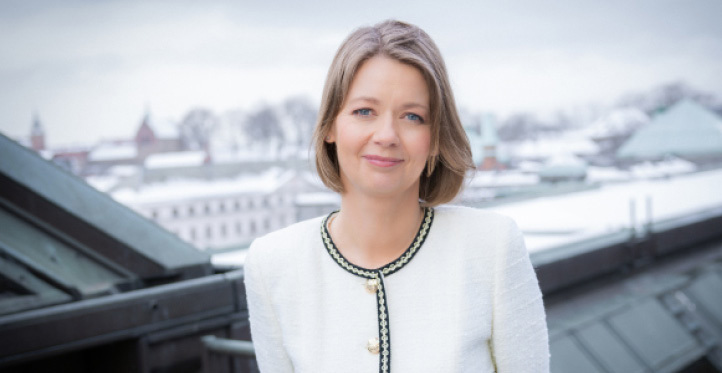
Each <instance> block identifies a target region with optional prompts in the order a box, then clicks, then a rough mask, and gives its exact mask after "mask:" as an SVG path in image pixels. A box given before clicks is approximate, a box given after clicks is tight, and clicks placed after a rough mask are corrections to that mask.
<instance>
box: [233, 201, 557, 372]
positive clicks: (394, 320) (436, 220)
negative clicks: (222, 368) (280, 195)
mask: <svg viewBox="0 0 722 373" xmlns="http://www.w3.org/2000/svg"><path fill="white" fill-rule="evenodd" d="M322 222H325V218H315V219H311V220H307V221H303V222H300V223H297V224H294V225H292V226H290V227H287V228H285V229H282V230H279V231H276V232H273V233H270V234H268V235H266V236H264V237H261V238H259V239H257V240H255V241H254V242H253V244H252V245H251V248H250V251H249V253H248V256H247V257H246V263H245V284H246V292H247V297H248V308H249V313H250V323H251V333H252V339H253V343H254V346H255V349H256V357H257V360H258V365H259V367H260V369H261V371H262V372H314V373H315V372H334V373H336V372H376V371H379V372H391V371H393V372H395V373H399V372H494V371H496V372H499V373H509V372H513V373H524V372H533V373H544V372H548V371H549V343H548V335H547V327H546V318H545V314H544V306H543V303H542V297H541V292H540V291H539V284H538V282H537V278H536V275H535V273H534V270H533V268H532V266H531V263H530V261H529V256H528V254H527V251H526V249H525V247H524V242H523V239H522V236H521V234H520V232H519V230H518V229H517V228H516V225H515V224H514V223H513V221H512V220H511V219H509V218H506V217H503V216H500V215H497V214H494V213H490V212H486V211H482V210H477V209H471V208H465V207H452V206H443V207H437V208H435V209H433V210H427V217H426V219H425V225H424V224H422V227H421V228H420V231H419V234H418V235H417V239H416V240H415V244H412V245H411V247H409V250H407V252H406V253H405V254H404V255H402V257H400V258H399V259H398V260H396V261H394V262H392V263H390V264H389V265H387V266H385V267H382V268H381V269H377V270H365V269H363V268H360V267H356V266H354V265H353V264H351V263H347V262H345V259H344V258H343V257H342V256H341V255H338V252H336V251H335V246H334V245H333V242H332V241H331V240H330V239H329V240H328V242H324V240H323V239H322V233H325V230H324V229H322ZM369 280H370V281H369ZM374 343H378V344H377V345H376V346H374Z"/></svg>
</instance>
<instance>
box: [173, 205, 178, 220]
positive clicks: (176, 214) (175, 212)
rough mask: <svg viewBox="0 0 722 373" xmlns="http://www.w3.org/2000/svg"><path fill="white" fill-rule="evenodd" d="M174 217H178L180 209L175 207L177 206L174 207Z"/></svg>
mask: <svg viewBox="0 0 722 373" xmlns="http://www.w3.org/2000/svg"><path fill="white" fill-rule="evenodd" d="M173 217H174V218H177V217H178V209H177V208H175V207H173Z"/></svg>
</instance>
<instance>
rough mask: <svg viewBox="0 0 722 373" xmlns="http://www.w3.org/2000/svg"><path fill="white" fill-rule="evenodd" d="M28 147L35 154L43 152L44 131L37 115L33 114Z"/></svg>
mask: <svg viewBox="0 0 722 373" xmlns="http://www.w3.org/2000/svg"><path fill="white" fill-rule="evenodd" d="M30 146H31V147H32V148H33V150H35V151H36V152H38V151H41V150H45V130H43V126H42V125H41V124H40V118H39V117H38V113H33V127H32V129H31V130H30Z"/></svg>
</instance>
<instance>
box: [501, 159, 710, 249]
mask: <svg viewBox="0 0 722 373" xmlns="http://www.w3.org/2000/svg"><path fill="white" fill-rule="evenodd" d="M719 185H722V170H714V171H707V172H700V173H694V174H687V175H680V176H676V177H672V178H667V179H654V180H640V181H633V182H629V183H620V184H608V185H603V186H601V187H600V188H597V189H593V190H587V191H583V192H577V193H571V194H565V195H558V196H553V197H544V198H539V199H534V200H526V201H523V202H517V203H510V204H505V205H500V206H495V207H491V208H489V210H492V211H496V212H499V213H501V214H504V215H507V216H510V217H512V218H513V219H514V220H516V222H517V224H518V225H519V227H520V228H521V230H522V232H524V238H525V241H526V244H527V247H528V249H529V251H531V252H533V251H539V250H545V249H548V248H552V247H556V246H559V245H562V244H566V243H572V242H576V241H580V240H583V239H585V238H590V237H595V236H601V235H605V234H609V233H611V232H618V231H620V230H623V229H626V228H629V227H630V226H632V223H631V221H630V220H631V218H630V209H631V208H630V204H631V203H633V204H634V208H635V216H636V222H635V223H634V225H635V226H637V227H638V228H639V227H640V226H641V225H642V224H644V223H646V219H647V218H646V216H647V213H648V211H651V214H652V216H651V217H652V221H653V222H655V221H660V220H664V219H669V218H679V217H684V216H687V215H692V214H695V213H699V212H702V211H705V210H708V209H711V208H719V207H722V193H720V192H719ZM647 199H649V201H650V202H651V206H649V209H648V207H647V205H646V204H647V202H646V201H647ZM630 201H634V202H630Z"/></svg>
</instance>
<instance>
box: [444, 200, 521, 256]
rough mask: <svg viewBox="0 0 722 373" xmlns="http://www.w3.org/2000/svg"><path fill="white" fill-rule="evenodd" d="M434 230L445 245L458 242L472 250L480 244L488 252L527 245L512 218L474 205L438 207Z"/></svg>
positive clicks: (497, 251)
mask: <svg viewBox="0 0 722 373" xmlns="http://www.w3.org/2000/svg"><path fill="white" fill-rule="evenodd" d="M431 232H432V233H431V234H433V235H435V236H436V239H439V240H440V242H444V244H445V245H449V244H453V243H455V244H457V245H459V246H460V247H466V248H468V249H470V250H477V249H478V248H480V247H481V248H483V251H484V252H486V253H489V254H491V253H508V252H509V250H519V249H522V248H524V241H523V237H522V234H521V232H520V230H519V228H518V227H517V225H516V223H515V222H514V220H513V219H511V218H510V217H508V216H505V215H502V214H499V213H496V212H492V211H488V210H481V209H476V208H471V207H462V206H439V207H437V208H436V209H435V211H434V221H433V223H432V227H431Z"/></svg>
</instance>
